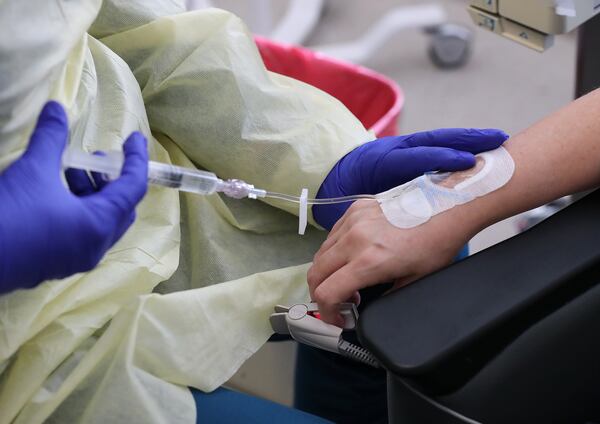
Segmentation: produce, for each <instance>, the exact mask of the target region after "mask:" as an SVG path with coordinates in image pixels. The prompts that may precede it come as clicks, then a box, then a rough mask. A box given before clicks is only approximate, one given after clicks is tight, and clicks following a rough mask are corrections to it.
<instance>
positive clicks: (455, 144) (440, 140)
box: [399, 128, 509, 154]
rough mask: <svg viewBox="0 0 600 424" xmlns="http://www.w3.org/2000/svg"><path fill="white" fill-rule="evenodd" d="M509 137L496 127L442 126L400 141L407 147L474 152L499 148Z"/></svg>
mask: <svg viewBox="0 0 600 424" xmlns="http://www.w3.org/2000/svg"><path fill="white" fill-rule="evenodd" d="M508 138H509V135H508V134H506V133H505V132H504V131H502V130H498V129H494V128H484V129H479V128H442V129H438V130H433V131H425V132H420V133H415V134H412V135H410V136H408V137H406V138H405V139H404V140H403V141H401V142H399V144H400V145H402V146H405V147H417V146H430V147H449V148H452V149H457V150H463V151H465V152H471V153H473V154H477V153H481V152H485V151H488V150H493V149H497V148H498V147H500V146H501V145H502V143H504V142H505V141H506V140H507V139H508Z"/></svg>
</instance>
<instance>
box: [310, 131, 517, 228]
mask: <svg viewBox="0 0 600 424" xmlns="http://www.w3.org/2000/svg"><path fill="white" fill-rule="evenodd" d="M506 139H508V135H507V134H506V133H505V132H504V131H501V130H496V129H463V128H447V129H439V130H434V131H427V132H420V133H415V134H411V135H406V136H398V137H385V138H380V139H378V140H373V141H371V142H368V143H365V144H363V145H361V146H359V147H357V148H356V149H354V150H353V151H351V152H350V153H348V154H347V155H346V156H344V157H343V158H342V159H341V160H340V161H339V162H338V163H337V164H336V165H335V166H334V168H333V169H332V170H331V172H329V175H327V177H326V178H325V181H323V184H321V188H320V189H319V192H318V193H317V198H319V199H325V198H330V197H341V196H350V195H355V194H377V193H382V192H384V191H387V190H389V189H391V188H393V187H396V186H398V185H400V184H404V183H406V182H407V181H410V180H412V179H414V178H417V177H419V176H421V175H423V174H424V173H426V172H431V171H462V170H465V169H469V168H471V167H472V166H474V165H475V156H474V155H476V154H477V153H481V152H485V151H487V150H493V149H496V148H498V147H500V146H501V145H502V143H504V141H506ZM350 205H351V203H350V202H348V203H340V204H336V205H315V206H313V209H312V210H313V216H314V218H315V221H317V223H319V225H321V226H322V227H324V228H326V229H328V230H330V229H331V228H332V227H333V225H334V224H335V223H336V222H337V220H338V219H339V218H341V216H342V215H343V214H344V212H346V210H347V209H348V208H349V207H350Z"/></svg>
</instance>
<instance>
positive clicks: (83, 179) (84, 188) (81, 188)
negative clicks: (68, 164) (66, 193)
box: [65, 168, 96, 196]
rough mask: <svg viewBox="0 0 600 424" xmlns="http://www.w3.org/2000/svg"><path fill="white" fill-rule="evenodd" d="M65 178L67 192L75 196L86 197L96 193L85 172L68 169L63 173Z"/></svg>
mask: <svg viewBox="0 0 600 424" xmlns="http://www.w3.org/2000/svg"><path fill="white" fill-rule="evenodd" d="M65 178H66V180H67V184H68V186H69V190H71V192H72V193H73V194H75V195H76V196H87V195H90V194H92V193H95V192H96V189H95V188H94V185H93V184H92V181H91V180H90V177H89V176H88V174H87V172H85V171H84V170H82V169H74V168H68V169H67V170H66V171H65Z"/></svg>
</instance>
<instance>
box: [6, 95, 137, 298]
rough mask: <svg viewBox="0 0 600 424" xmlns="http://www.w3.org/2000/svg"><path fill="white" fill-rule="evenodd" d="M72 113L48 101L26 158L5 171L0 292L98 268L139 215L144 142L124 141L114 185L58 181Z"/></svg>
mask: <svg viewBox="0 0 600 424" xmlns="http://www.w3.org/2000/svg"><path fill="white" fill-rule="evenodd" d="M67 136H68V124H67V116H66V114H65V112H64V110H63V108H62V106H61V105H60V104H59V103H56V102H48V103H47V104H46V105H45V106H44V108H43V109H42V112H41V113H40V116H39V118H38V122H37V125H36V128H35V130H34V132H33V134H32V135H31V138H30V140H29V146H27V150H26V151H25V153H23V156H22V157H21V158H19V159H18V160H17V161H15V162H14V163H13V164H12V165H10V166H9V167H8V168H6V170H4V172H2V173H1V174H0V293H6V292H9V291H11V290H15V289H18V288H29V287H34V286H36V285H37V284H39V283H40V282H42V281H44V280H48V279H55V278H64V277H68V276H69V275H72V274H75V273H77V272H84V271H89V270H91V269H92V268H94V267H95V266H96V265H97V264H98V262H99V261H100V259H101V258H102V256H103V255H104V254H105V253H106V251H107V250H108V249H109V248H110V247H111V246H112V245H114V244H115V243H116V242H117V241H118V240H119V238H121V236H122V235H123V234H124V233H125V231H126V230H127V228H129V226H130V225H131V224H132V223H133V221H134V219H135V207H136V205H137V204H138V203H139V201H140V200H141V199H142V198H143V197H144V195H145V193H146V190H147V176H148V153H147V151H146V139H145V138H144V136H143V135H142V134H140V133H137V132H136V133H133V134H131V136H129V138H128V139H127V141H126V142H125V144H124V145H123V151H124V153H125V163H124V165H123V169H122V171H121V176H120V177H119V178H118V179H116V180H115V181H112V182H104V181H102V179H101V178H97V176H95V177H96V178H94V180H95V181H96V185H95V186H94V185H92V183H91V181H90V179H89V178H88V177H87V174H86V173H85V172H84V171H78V170H68V171H67V172H66V177H67V181H68V183H69V186H70V188H71V190H72V192H71V191H69V190H68V189H67V188H66V187H65V186H64V184H63V183H62V181H61V173H62V165H61V161H62V153H63V150H64V148H65V145H66V141H67Z"/></svg>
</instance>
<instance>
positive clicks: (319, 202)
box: [265, 191, 377, 205]
mask: <svg viewBox="0 0 600 424" xmlns="http://www.w3.org/2000/svg"><path fill="white" fill-rule="evenodd" d="M265 197H268V198H271V199H279V200H285V201H287V202H292V203H300V197H299V196H292V195H290V194H282V193H275V192H273V191H267V193H266V195H265ZM365 199H366V200H377V197H376V196H374V195H372V194H357V195H354V196H343V197H330V198H329V199H307V200H306V203H307V204H309V205H334V204H336V203H346V202H354V201H355V200H365Z"/></svg>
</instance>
